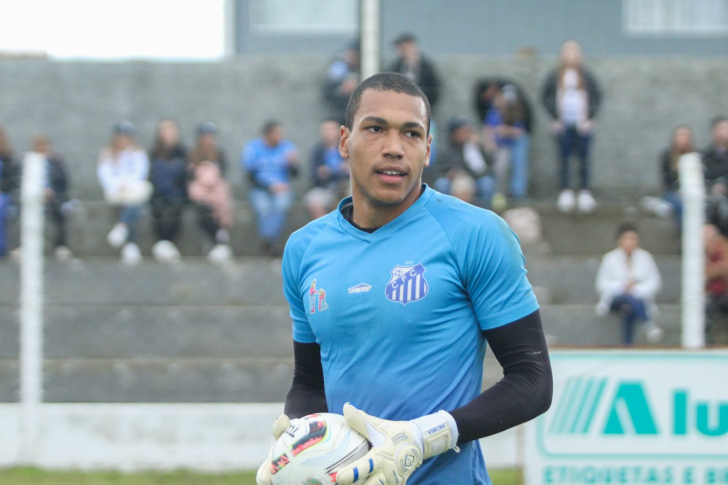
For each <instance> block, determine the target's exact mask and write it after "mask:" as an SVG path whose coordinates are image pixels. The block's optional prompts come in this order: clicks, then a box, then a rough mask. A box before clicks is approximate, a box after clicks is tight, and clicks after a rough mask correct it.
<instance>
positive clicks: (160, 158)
mask: <svg viewBox="0 0 728 485" xmlns="http://www.w3.org/2000/svg"><path fill="white" fill-rule="evenodd" d="M149 160H150V165H151V167H150V174H149V179H150V181H151V182H152V186H153V188H154V191H153V192H152V200H151V206H152V215H153V216H154V234H155V236H156V239H157V242H156V243H155V244H154V246H152V256H154V258H155V259H156V260H157V261H161V262H173V261H178V260H179V259H180V253H179V250H178V249H177V246H175V244H174V241H175V239H176V238H177V235H178V234H179V231H180V227H181V224H182V211H183V209H184V206H185V203H186V202H187V150H185V147H184V146H183V145H182V143H181V142H180V139H179V127H178V126H177V123H175V122H174V121H173V120H171V119H164V120H162V121H160V122H159V124H158V125H157V134H156V137H155V140H154V145H153V146H152V149H151V150H150V151H149Z"/></svg>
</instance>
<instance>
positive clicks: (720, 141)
mask: <svg viewBox="0 0 728 485" xmlns="http://www.w3.org/2000/svg"><path fill="white" fill-rule="evenodd" d="M712 132H713V133H712V135H713V144H714V145H715V146H723V147H724V146H728V121H719V122H718V123H716V125H715V126H714V127H713V130H712Z"/></svg>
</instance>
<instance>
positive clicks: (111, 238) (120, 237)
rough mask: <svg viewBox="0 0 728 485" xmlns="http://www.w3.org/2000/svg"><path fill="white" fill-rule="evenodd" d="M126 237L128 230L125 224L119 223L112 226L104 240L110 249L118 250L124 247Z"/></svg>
mask: <svg viewBox="0 0 728 485" xmlns="http://www.w3.org/2000/svg"><path fill="white" fill-rule="evenodd" d="M128 237H129V229H127V227H126V224H122V223H121V222H119V223H118V224H116V225H115V226H114V228H113V229H112V230H111V232H109V235H108V236H106V240H107V241H108V242H109V245H110V246H111V247H112V248H120V247H121V246H123V245H124V243H125V242H126V240H127V238H128Z"/></svg>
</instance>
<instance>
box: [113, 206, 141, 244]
mask: <svg viewBox="0 0 728 485" xmlns="http://www.w3.org/2000/svg"><path fill="white" fill-rule="evenodd" d="M141 216H142V206H140V205H125V206H123V207H122V208H121V215H120V216H119V222H121V223H122V224H125V225H126V228H127V230H128V231H129V237H127V239H126V240H127V242H134V241H136V227H137V222H139V219H140V218H141Z"/></svg>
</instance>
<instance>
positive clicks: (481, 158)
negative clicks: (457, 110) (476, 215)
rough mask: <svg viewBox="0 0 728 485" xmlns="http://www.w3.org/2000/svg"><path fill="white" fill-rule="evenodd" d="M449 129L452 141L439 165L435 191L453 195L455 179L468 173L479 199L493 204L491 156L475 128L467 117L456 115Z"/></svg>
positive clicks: (450, 122) (493, 188) (493, 187)
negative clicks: (482, 144)
mask: <svg viewBox="0 0 728 485" xmlns="http://www.w3.org/2000/svg"><path fill="white" fill-rule="evenodd" d="M448 131H449V133H450V141H449V145H448V147H447V148H446V149H445V151H444V152H443V153H442V155H441V157H440V160H439V161H438V164H437V167H436V174H437V178H436V179H435V184H434V185H435V190H437V191H438V192H442V193H443V194H450V195H453V193H452V187H451V185H452V182H453V180H455V178H456V177H462V176H463V175H466V176H469V177H470V178H472V179H473V180H474V181H475V186H476V190H475V193H476V196H477V198H478V199H480V200H481V201H482V203H483V204H484V205H486V206H490V203H491V199H492V198H493V193H494V192H495V181H494V180H493V177H492V176H491V175H490V173H489V172H490V171H489V167H488V165H489V163H490V160H489V157H488V155H487V154H486V152H485V150H483V147H482V146H481V145H480V140H479V139H478V134H477V132H476V131H475V128H474V127H473V126H472V125H471V124H470V123H468V120H467V119H466V118H464V117H462V116H454V117H453V118H451V119H450V121H449V122H448ZM461 185H462V184H461Z"/></svg>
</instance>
